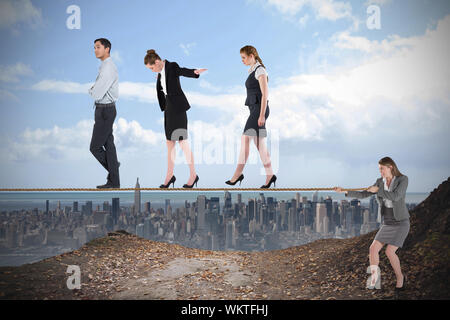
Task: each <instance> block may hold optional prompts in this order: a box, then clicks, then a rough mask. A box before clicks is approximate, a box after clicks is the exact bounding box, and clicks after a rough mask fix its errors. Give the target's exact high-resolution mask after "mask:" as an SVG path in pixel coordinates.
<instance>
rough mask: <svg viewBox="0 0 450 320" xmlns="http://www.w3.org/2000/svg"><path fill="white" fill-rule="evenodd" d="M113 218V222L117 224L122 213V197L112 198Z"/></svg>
mask: <svg viewBox="0 0 450 320" xmlns="http://www.w3.org/2000/svg"><path fill="white" fill-rule="evenodd" d="M111 213H112V219H113V224H115V225H116V224H117V222H118V221H119V214H120V198H112V210H111Z"/></svg>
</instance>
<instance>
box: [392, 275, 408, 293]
mask: <svg viewBox="0 0 450 320" xmlns="http://www.w3.org/2000/svg"><path fill="white" fill-rule="evenodd" d="M405 285H406V275H404V274H403V285H402V286H401V287H400V288H398V287H395V292H400V291H405Z"/></svg>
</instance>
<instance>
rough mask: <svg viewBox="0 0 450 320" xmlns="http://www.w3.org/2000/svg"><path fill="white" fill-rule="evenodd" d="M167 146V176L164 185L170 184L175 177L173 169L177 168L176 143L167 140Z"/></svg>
mask: <svg viewBox="0 0 450 320" xmlns="http://www.w3.org/2000/svg"><path fill="white" fill-rule="evenodd" d="M166 144H167V174H166V180H164V184H168V183H169V180H170V179H171V178H172V176H173V168H174V167H175V141H171V140H166Z"/></svg>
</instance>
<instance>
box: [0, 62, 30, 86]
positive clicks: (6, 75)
mask: <svg viewBox="0 0 450 320" xmlns="http://www.w3.org/2000/svg"><path fill="white" fill-rule="evenodd" d="M31 74H33V71H32V70H31V68H30V67H29V66H27V65H25V64H23V63H22V62H17V63H16V64H14V65H9V66H0V81H2V82H19V77H20V76H29V75H31Z"/></svg>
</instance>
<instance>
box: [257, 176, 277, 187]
mask: <svg viewBox="0 0 450 320" xmlns="http://www.w3.org/2000/svg"><path fill="white" fill-rule="evenodd" d="M275 181H277V176H276V175H273V176H272V178H270V181H269V183H268V184H263V185H262V186H261V188H262V189H267V188H270V185H271V184H272V182H273V186H274V187H275Z"/></svg>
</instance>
